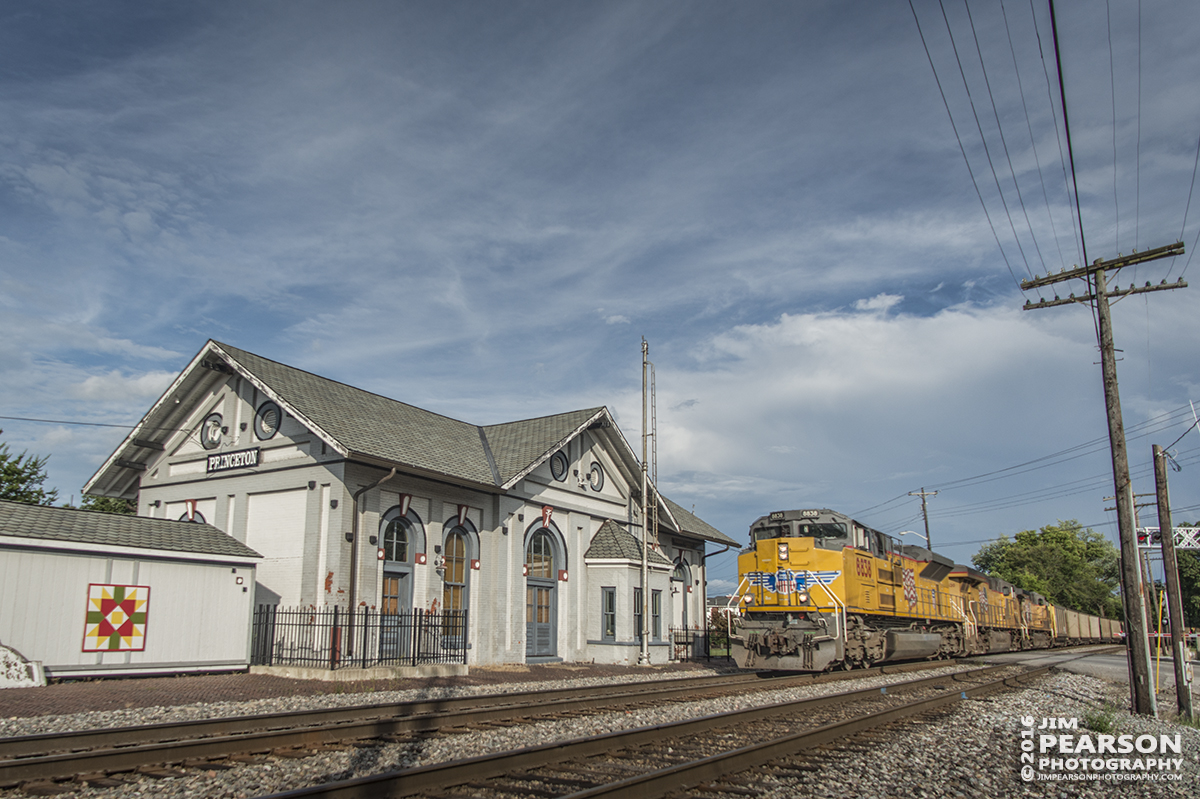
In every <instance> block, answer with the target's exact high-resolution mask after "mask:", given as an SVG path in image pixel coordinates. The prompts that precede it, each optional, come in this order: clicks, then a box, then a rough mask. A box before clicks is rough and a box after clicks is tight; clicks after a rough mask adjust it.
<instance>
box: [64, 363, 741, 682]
mask: <svg viewBox="0 0 1200 799" xmlns="http://www.w3.org/2000/svg"><path fill="white" fill-rule="evenodd" d="M640 485H641V472H640V464H639V463H638V460H637V458H636V457H635V455H634V452H633V450H632V448H631V447H630V446H629V443H628V442H627V441H626V440H625V438H624V437H623V436H622V434H621V432H620V431H619V430H618V428H617V426H616V424H615V422H614V421H613V418H612V416H611V414H610V413H609V411H608V409H607V408H604V407H594V408H586V409H582V410H575V411H569V412H567V413H562V414H556V415H553V416H545V417H540V418H536V419H526V420H522V421H516V422H508V423H504V424H496V425H483V426H480V425H474V424H470V423H467V422H461V421H457V420H455V419H450V418H447V417H445V416H441V415H439V414H436V413H432V412H430V411H426V410H422V409H420V408H416V407H413V406H412V405H407V404H405V403H403V402H398V401H396V400H393V399H389V398H387V397H382V396H379V395H377V394H372V393H370V392H367V391H363V390H361V389H357V388H354V387H352V386H348V385H345V384H343V383H338V382H336V381H333V380H329V379H327V378H323V377H319V376H317V375H314V374H310V373H308V372H305V371H302V370H300V369H296V368H293V367H290V366H286V365H284V364H281V363H277V362H275V361H271V360H268V359H266V358H263V357H261V356H258V355H254V354H253V353H249V352H246V351H244V350H240V349H237V348H235V347H231V346H229V345H226V344H221V343H218V342H215V341H209V342H208V343H207V344H205V346H204V347H203V348H202V349H201V350H200V352H199V353H198V354H197V355H196V357H195V358H193V359H192V361H191V363H189V364H188V366H187V367H186V368H185V369H184V370H183V372H182V373H181V374H180V375H179V377H178V378H177V379H176V380H175V381H174V383H172V385H171V386H170V387H169V388H168V389H167V391H166V393H165V394H163V396H162V397H161V398H160V399H159V400H158V402H156V403H155V404H154V406H153V407H151V408H150V410H149V411H148V412H147V413H146V415H145V416H144V417H143V419H142V420H141V422H140V424H139V425H138V427H137V428H136V429H134V430H133V432H131V433H130V434H129V435H128V436H127V437H126V439H125V441H124V442H122V444H121V445H120V446H119V447H118V448H117V450H116V451H115V452H114V453H113V454H112V455H111V456H110V457H109V458H108V460H107V461H106V462H105V463H104V465H103V466H101V467H100V469H99V470H98V471H97V472H96V474H95V475H94V476H93V477H92V478H91V480H89V482H88V484H87V485H86V486H85V490H86V491H87V492H89V493H92V494H100V495H103V496H112V497H126V498H130V499H133V498H136V499H137V501H138V513H139V514H141V515H143V516H150V517H154V518H158V519H180V518H192V519H197V520H200V519H202V520H204V521H205V522H207V523H209V524H211V525H213V526H215V527H217V528H219V529H221V530H224V531H225V532H227V533H229V534H230V535H231V536H233V537H234V538H235V539H237V540H238V541H240V542H243V543H244V544H245V545H246V546H248V547H250V548H251V549H253V550H255V551H256V552H259V553H261V554H262V555H263V561H262V563H261V565H260V567H259V569H258V573H257V578H258V584H257V590H256V593H255V597H254V601H255V602H256V603H258V604H265V605H280V606H313V607H327V606H338V607H342V608H347V607H350V606H354V607H359V608H361V607H374V608H376V609H380V610H381V611H384V612H387V613H403V612H404V611H407V610H409V609H412V608H424V609H427V610H434V609H438V610H466V611H468V624H469V629H468V643H467V646H468V647H469V651H468V662H469V663H519V662H538V661H548V660H565V661H578V660H593V659H594V660H597V661H600V662H616V663H620V662H635V661H636V659H637V653H638V646H639V638H638V635H637V633H636V627H637V626H638V625H640V623H641V609H640V606H641V604H642V600H641V599H640V597H641V590H642V582H641V580H642V578H641V522H640V520H639V518H638V516H639V509H640V497H639V488H640ZM657 518H658V525H659V526H658V529H657V530H656V531H654V534H653V535H651V537H650V544H651V547H649V578H648V581H647V585H646V588H647V590H649V591H650V596H649V597H647V601H648V602H649V603H650V604H651V606H652V608H651V615H652V617H653V618H652V619H651V621H652V622H653V624H650V625H648V626H651V628H652V629H651V638H652V642H651V643H652V646H651V657H652V659H653V660H655V661H661V660H664V659H666V658H667V657H668V653H669V648H668V646H667V641H666V638H667V631H668V629H670V628H678V627H694V626H702V625H703V619H704V594H705V592H704V585H705V566H704V552H705V545H706V544H707V543H709V542H712V543H717V544H720V545H729V544H733V543H735V542H734V541H733V540H732V539H730V538H729V537H727V536H726V535H724V534H723V533H721V532H720V531H718V530H716V529H714V528H713V527H711V526H710V525H708V524H706V523H705V522H704V521H702V520H701V519H699V518H697V517H696V516H694V515H693V514H691V513H689V512H687V511H685V510H684V509H683V508H681V507H679V506H678V505H676V504H675V503H673V502H671V501H669V500H667V499H665V498H663V499H662V500H661V501H660V502H659V504H658V513H657ZM635 605H636V606H637V607H635Z"/></svg>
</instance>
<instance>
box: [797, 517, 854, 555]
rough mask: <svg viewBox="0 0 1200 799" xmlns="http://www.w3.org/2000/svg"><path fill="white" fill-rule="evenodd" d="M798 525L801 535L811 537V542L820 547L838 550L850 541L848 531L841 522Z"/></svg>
mask: <svg viewBox="0 0 1200 799" xmlns="http://www.w3.org/2000/svg"><path fill="white" fill-rule="evenodd" d="M798 527H799V534H800V536H801V537H803V538H812V539H813V543H814V544H815V545H816V546H818V547H820V548H822V549H835V550H839V551H840V550H841V548H842V547H843V546H844V545H846V544H848V543H849V542H850V532H849V531H848V530H847V529H846V525H844V524H842V523H841V522H820V523H801V524H800V525H798Z"/></svg>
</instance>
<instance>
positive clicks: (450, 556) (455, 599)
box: [442, 527, 468, 610]
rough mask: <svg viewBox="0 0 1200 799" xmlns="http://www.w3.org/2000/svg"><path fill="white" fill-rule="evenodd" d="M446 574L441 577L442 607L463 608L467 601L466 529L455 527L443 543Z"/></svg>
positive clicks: (448, 608)
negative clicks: (442, 582) (442, 583)
mask: <svg viewBox="0 0 1200 799" xmlns="http://www.w3.org/2000/svg"><path fill="white" fill-rule="evenodd" d="M444 551H445V559H446V563H445V566H446V574H445V577H443V578H442V579H443V580H444V585H443V588H442V609H443V610H463V609H464V608H465V607H466V602H467V553H468V548H467V531H466V530H464V529H463V528H462V527H455V528H454V529H453V530H451V531H450V534H449V535H447V536H446V543H445V545H444Z"/></svg>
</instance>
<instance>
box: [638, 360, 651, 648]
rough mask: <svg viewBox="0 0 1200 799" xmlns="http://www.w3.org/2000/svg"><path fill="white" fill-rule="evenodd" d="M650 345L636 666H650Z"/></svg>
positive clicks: (643, 396)
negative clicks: (647, 455)
mask: <svg viewBox="0 0 1200 799" xmlns="http://www.w3.org/2000/svg"><path fill="white" fill-rule="evenodd" d="M649 355H650V345H649V344H647V343H646V339H645V338H644V337H643V338H642V645H641V651H640V652H639V653H638V665H639V666H649V665H650V499H649V497H650V486H649V482H650V481H649V479H648V475H647V472H646V469H647V464H646V443H647V441H648V439H647V433H648V431H647V429H646V369H647V367H648V365H649V363H650V358H649Z"/></svg>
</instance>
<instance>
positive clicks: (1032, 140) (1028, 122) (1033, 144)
mask: <svg viewBox="0 0 1200 799" xmlns="http://www.w3.org/2000/svg"><path fill="white" fill-rule="evenodd" d="M1000 13H1001V14H1002V15H1003V16H1004V32H1005V33H1006V34H1007V36H1008V51H1009V53H1010V54H1011V55H1012V60H1013V72H1014V73H1015V74H1016V76H1017V91H1018V93H1019V94H1020V95H1021V108H1022V110H1023V111H1024V112H1025V127H1026V128H1027V129H1028V130H1029V146H1030V148H1031V149H1032V150H1033V162H1034V164H1035V165H1036V166H1037V171H1038V182H1039V183H1041V186H1042V199H1043V200H1045V201H1046V218H1047V219H1049V220H1050V232H1051V234H1053V236H1054V246H1055V248H1056V249H1057V250H1058V260H1059V263H1060V264H1061V265H1062V266H1063V268H1066V265H1067V262H1066V259H1065V258H1064V257H1063V252H1062V245H1061V244H1060V243H1059V241H1058V228H1057V226H1055V224H1054V213H1053V211H1051V209H1050V193H1049V191H1047V189H1046V177H1045V175H1044V174H1043V173H1042V161H1041V158H1040V157H1039V156H1038V151H1037V137H1035V136H1034V135H1033V120H1032V119H1031V118H1030V116H1029V105H1028V104H1027V103H1026V102H1025V85H1024V83H1023V82H1022V81H1021V68H1020V66H1019V65H1018V64H1017V48H1016V45H1015V44H1013V37H1012V29H1011V28H1010V27H1009V24H1008V11H1007V10H1006V9H1005V8H1004V3H1003V2H1001V3H1000ZM1014 180H1015V177H1014ZM1026 221H1028V220H1026ZM1030 231H1031V232H1032V227H1031V228H1030ZM1036 242H1037V239H1034V243H1035V244H1036ZM1038 255H1039V256H1040V255H1041V250H1040V249H1039V250H1038ZM1042 265H1043V266H1045V260H1044V259H1043V261H1042Z"/></svg>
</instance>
